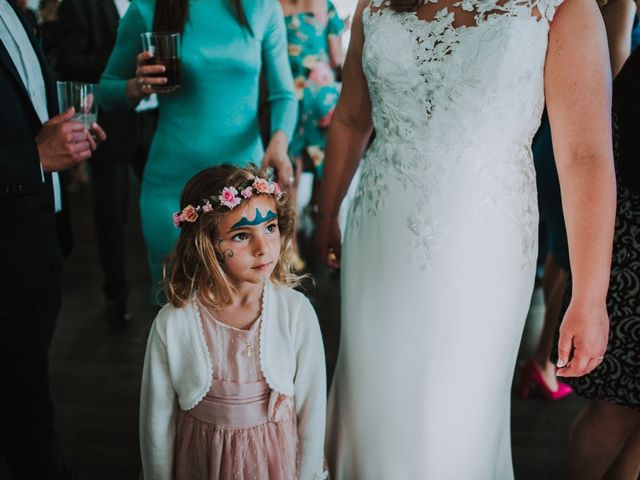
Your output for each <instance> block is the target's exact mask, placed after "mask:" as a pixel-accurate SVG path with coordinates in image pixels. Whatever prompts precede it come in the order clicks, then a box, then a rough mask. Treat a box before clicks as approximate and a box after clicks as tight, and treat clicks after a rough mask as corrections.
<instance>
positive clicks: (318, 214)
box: [310, 205, 338, 220]
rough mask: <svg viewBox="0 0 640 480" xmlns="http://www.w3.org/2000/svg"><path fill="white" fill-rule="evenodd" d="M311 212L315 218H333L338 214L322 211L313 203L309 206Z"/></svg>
mask: <svg viewBox="0 0 640 480" xmlns="http://www.w3.org/2000/svg"><path fill="white" fill-rule="evenodd" d="M310 210H311V212H312V213H313V215H314V216H315V217H316V220H332V219H334V218H338V214H337V213H335V214H331V213H322V212H321V211H320V207H318V205H313V206H311V207H310Z"/></svg>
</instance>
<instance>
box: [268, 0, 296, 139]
mask: <svg viewBox="0 0 640 480" xmlns="http://www.w3.org/2000/svg"><path fill="white" fill-rule="evenodd" d="M262 65H263V68H264V72H265V77H266V80H267V100H268V102H269V107H270V110H271V134H273V133H274V132H275V131H276V130H282V131H283V132H284V133H285V134H286V135H287V138H289V140H291V137H292V135H293V130H294V128H295V126H296V121H297V116H298V102H297V101H296V98H295V96H294V93H293V77H292V75H291V67H290V66H289V57H288V56H287V35H286V27H285V23H284V16H283V14H282V9H281V7H280V5H279V4H276V8H274V9H273V14H272V15H271V20H270V22H269V25H268V27H267V30H266V32H265V36H264V39H263V43H262Z"/></svg>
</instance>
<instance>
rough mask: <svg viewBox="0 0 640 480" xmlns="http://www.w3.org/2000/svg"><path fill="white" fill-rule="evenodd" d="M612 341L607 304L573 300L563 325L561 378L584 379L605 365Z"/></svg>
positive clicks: (559, 347)
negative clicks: (584, 376) (608, 348)
mask: <svg viewBox="0 0 640 480" xmlns="http://www.w3.org/2000/svg"><path fill="white" fill-rule="evenodd" d="M608 340H609V315H608V314H607V308H606V305H604V304H600V305H597V306H594V305H582V304H580V303H575V304H574V302H573V301H572V302H571V303H570V304H569V308H568V309H567V312H566V313H565V315H564V319H563V321H562V325H561V326H560V340H559V341H558V368H559V370H558V372H557V375H558V376H559V377H581V376H582V375H586V374H587V373H589V372H591V371H592V370H593V369H594V368H596V367H597V366H598V365H600V364H601V363H602V360H603V359H604V353H605V351H606V350H607V342H608Z"/></svg>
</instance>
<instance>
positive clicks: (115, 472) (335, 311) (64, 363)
mask: <svg viewBox="0 0 640 480" xmlns="http://www.w3.org/2000/svg"><path fill="white" fill-rule="evenodd" d="M72 204H73V210H72V212H73V221H74V234H75V240H76V244H75V250H74V253H73V254H72V255H71V257H70V258H69V259H68V260H67V262H66V267H65V298H64V305H63V309H62V313H61V315H60V318H59V322H58V326H57V330H56V334H55V337H54V341H53V345H52V349H51V384H52V394H53V398H54V401H55V404H56V407H57V427H58V431H59V434H60V437H61V441H62V444H63V448H64V450H65V452H66V455H67V457H68V460H69V461H70V463H71V464H72V465H73V466H74V467H75V468H76V469H77V471H78V472H79V475H80V478H81V479H82V480H129V479H131V480H135V479H137V478H138V475H139V472H140V457H139V451H138V433H137V431H138V394H139V384H140V376H141V367H142V359H143V356H144V348H145V343H146V337H147V332H148V329H149V326H150V324H151V322H152V320H153V316H154V309H152V308H151V307H150V306H149V291H148V285H149V281H150V280H149V276H148V273H147V271H146V266H145V251H144V244H143V242H142V239H141V233H140V226H139V218H138V211H137V208H136V207H135V206H132V217H133V218H132V221H131V222H130V224H129V228H128V265H129V278H130V282H131V287H132V295H131V300H130V311H131V313H132V315H133V317H134V322H133V325H132V327H131V328H130V329H128V330H127V331H124V332H114V331H113V330H112V329H110V328H109V327H108V326H107V325H106V323H105V320H104V317H103V308H104V300H103V297H102V292H101V288H100V285H101V275H100V271H99V269H98V266H97V254H96V246H95V236H94V233H93V228H92V216H91V195H90V191H89V189H88V187H86V186H85V187H84V188H80V189H79V190H77V191H76V192H75V193H74V194H73V195H72ZM310 268H311V270H312V271H313V272H314V273H315V274H316V279H317V281H318V287H317V288H316V290H315V292H314V293H313V294H312V300H313V302H314V304H315V306H316V309H317V311H318V315H319V318H320V322H321V324H322V329H323V333H324V339H325V345H326V350H327V361H328V364H329V368H330V369H332V368H333V365H334V363H335V358H336V353H337V346H338V332H339V321H340V320H339V280H338V278H337V276H336V275H333V274H331V273H330V272H328V271H327V270H324V269H322V268H320V267H318V266H317V265H314V262H310ZM540 303H541V295H540V292H536V293H535V294H534V297H533V300H532V307H531V311H530V315H529V319H528V321H527V327H526V329H525V334H524V338H523V344H522V347H521V352H520V356H521V358H524V357H526V356H527V355H528V354H529V353H530V352H531V348H532V347H531V344H532V343H533V342H535V340H536V336H537V333H538V332H539V328H540V322H541V313H542V307H541V305H540ZM472 368H473V367H472V366H470V370H471V369H472ZM581 406H582V400H581V399H579V398H577V397H575V396H571V397H569V398H567V399H565V400H563V401H560V402H555V403H551V402H548V401H545V400H542V399H541V398H539V397H536V398H531V399H529V400H527V401H523V400H521V399H520V398H518V397H517V396H514V398H513V406H512V442H513V457H514V466H515V472H516V478H517V479H522V480H525V479H527V480H528V479H530V480H544V479H563V478H566V475H565V462H566V448H565V445H566V437H567V432H568V429H569V426H570V424H571V421H572V419H573V418H574V416H575V415H576V413H577V412H578V410H579V409H580V408H581ZM464 457H465V455H464V452H460V461H464ZM5 478H7V479H8V478H10V477H9V475H8V473H7V471H6V466H5V465H4V464H3V463H2V461H1V460H0V479H5ZM389 480H396V479H389ZM435 480H439V479H435ZM452 480H473V479H452Z"/></svg>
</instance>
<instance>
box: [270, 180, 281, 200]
mask: <svg viewBox="0 0 640 480" xmlns="http://www.w3.org/2000/svg"><path fill="white" fill-rule="evenodd" d="M270 193H272V194H273V195H275V197H276V198H277V199H280V197H281V196H282V190H280V185H278V184H277V183H275V182H274V183H272V184H271V192H270Z"/></svg>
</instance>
